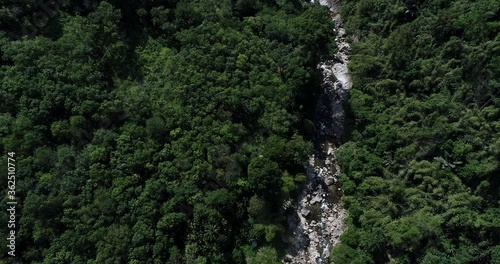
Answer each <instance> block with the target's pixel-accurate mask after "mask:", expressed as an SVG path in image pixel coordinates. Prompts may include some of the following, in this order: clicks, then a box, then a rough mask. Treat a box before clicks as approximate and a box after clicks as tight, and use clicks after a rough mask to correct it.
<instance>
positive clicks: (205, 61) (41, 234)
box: [0, 0, 335, 264]
mask: <svg viewBox="0 0 500 264" xmlns="http://www.w3.org/2000/svg"><path fill="white" fill-rule="evenodd" d="M25 2H26V3H24V2H23V3H22V4H19V3H10V2H9V3H7V4H5V5H2V9H1V12H0V24H1V29H2V31H1V32H0V50H1V68H0V76H1V79H2V88H1V90H0V124H1V125H0V138H1V141H0V150H1V152H2V153H7V152H15V153H16V161H17V175H18V181H17V185H16V190H17V193H16V195H17V199H18V202H19V204H21V206H20V211H18V212H17V214H18V215H17V217H18V228H17V229H16V232H17V236H18V238H17V241H18V245H17V249H16V251H17V252H20V253H19V255H18V257H17V260H18V261H20V262H21V263H74V264H77V263H87V264H88V263H244V262H245V261H249V262H250V263H279V262H278V257H279V256H280V255H281V254H282V253H283V248H284V245H285V244H286V242H287V241H286V239H287V238H286V232H285V231H286V230H285V229H286V226H285V224H286V221H285V219H284V213H283V212H284V210H285V209H286V208H283V205H284V204H286V203H287V202H288V203H289V201H290V200H291V199H293V198H294V197H295V196H296V195H297V193H298V187H299V185H300V183H301V182H302V180H303V179H304V175H303V174H304V165H305V162H307V157H308V155H310V154H311V152H312V144H311V136H312V134H313V131H311V129H313V128H312V127H311V126H310V124H311V123H312V122H311V121H310V120H311V119H312V111H313V110H312V109H313V107H314V97H315V96H316V93H317V87H319V85H318V84H317V82H318V78H316V72H315V65H316V63H317V61H318V59H319V57H320V56H329V55H331V54H332V53H333V52H334V51H335V45H334V44H333V42H332V40H331V39H332V38H331V34H332V28H333V27H332V24H331V21H330V17H329V13H328V10H327V9H326V8H324V7H320V6H311V5H309V4H304V3H301V2H299V1H266V0H238V1H229V0H228V1H211V0H207V1H195V0H178V1H177V0H169V1H113V0H111V1H100V2H98V3H97V2H96V3H94V4H95V5H94V4H91V5H88V3H89V1H84V2H82V3H80V2H79V1H75V2H72V3H66V4H65V5H60V6H58V8H55V7H54V3H53V2H54V1H52V2H51V3H52V5H51V6H49V8H52V9H50V10H49V11H54V12H55V13H54V14H53V16H52V15H51V16H49V19H48V20H47V21H38V20H36V21H35V22H36V23H35V22H33V20H30V19H31V16H30V14H32V13H33V12H35V13H36V12H38V11H39V10H45V9H44V8H47V6H45V7H44V6H41V5H40V3H42V4H43V3H44V2H37V1H25ZM28 2H29V3H28ZM91 2H92V1H90V3H91ZM49 11H47V10H45V11H44V12H48V13H47V14H49V13H50V12H49ZM56 11H57V12H56ZM49 15H50V14H49ZM37 17H38V18H39V16H37ZM37 17H35V19H36V18H37ZM23 18H27V19H25V20H23ZM19 21H21V22H22V21H25V24H19ZM30 21H31V22H30ZM41 22H44V23H41ZM23 23H24V22H23ZM26 23H27V24H26ZM30 23H31V24H30ZM23 26H24V27H23ZM30 26H36V27H37V30H36V34H34V33H33V31H27V30H26V29H29V28H30ZM315 87H316V88H315ZM5 162H6V161H5V160H4V159H2V161H1V162H0V164H1V167H2V168H4V167H5V166H6V164H5ZM6 181H7V179H6V178H5V177H2V178H1V179H0V185H1V186H2V188H4V187H3V186H7V182H6ZM2 190H3V189H2ZM6 201H7V198H6V197H4V196H3V195H2V200H1V202H2V203H3V204H5V202H6ZM7 219H8V215H7V214H6V212H5V211H3V213H2V214H1V215H0V222H2V223H4V222H7ZM5 232H7V230H6V229H4V228H2V229H1V232H0V236H1V237H7V233H5ZM0 254H1V259H7V257H8V256H7V254H6V251H5V250H2V252H1V253H0ZM263 260H265V261H266V262H263Z"/></svg>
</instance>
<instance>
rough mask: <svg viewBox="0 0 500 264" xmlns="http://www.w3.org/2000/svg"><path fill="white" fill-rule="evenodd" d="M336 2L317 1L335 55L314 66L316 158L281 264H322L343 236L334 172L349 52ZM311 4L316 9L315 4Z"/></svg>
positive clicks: (348, 84)
mask: <svg viewBox="0 0 500 264" xmlns="http://www.w3.org/2000/svg"><path fill="white" fill-rule="evenodd" d="M339 2H340V1H339V0H320V1H319V4H321V5H324V6H327V7H328V8H329V9H330V14H331V17H332V20H333V23H334V32H333V33H334V34H333V35H335V42H336V43H337V46H338V52H337V54H336V55H335V56H334V58H333V59H331V60H325V61H323V62H320V63H319V64H318V70H319V71H320V72H321V74H322V77H323V81H322V84H321V87H322V90H323V94H322V95H321V96H320V97H319V100H318V103H317V106H316V112H315V128H316V135H315V139H314V147H315V152H314V154H313V155H312V156H311V157H310V158H309V166H308V167H307V169H306V170H307V180H306V182H305V183H304V186H303V189H302V193H301V194H300V196H299V197H298V199H297V200H296V203H295V206H294V208H295V210H294V211H293V212H292V213H291V214H290V215H289V216H288V224H289V230H290V233H291V234H290V235H291V237H292V241H291V243H290V246H289V248H288V250H287V255H286V257H285V259H284V263H300V264H302V263H304V264H326V263H328V257H329V254H330V250H331V248H332V247H333V246H335V245H336V244H337V243H338V242H339V237H340V235H341V234H342V232H343V231H344V230H345V225H344V219H345V216H346V211H345V209H344V208H342V206H341V205H340V203H339V199H340V197H341V196H342V190H341V189H340V186H339V184H338V175H339V166H338V165H337V163H336V159H335V152H336V146H338V145H339V144H340V142H341V138H342V136H343V126H344V119H345V114H344V109H343V102H344V101H345V100H346V99H347V91H348V90H349V89H350V88H351V80H350V78H349V74H348V68H347V65H348V62H349V58H348V55H349V53H350V46H349V44H348V43H347V40H346V31H345V29H344V28H343V25H342V21H341V19H340V15H339ZM311 4H317V3H315V2H314V0H312V1H311Z"/></svg>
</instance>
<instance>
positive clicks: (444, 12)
mask: <svg viewBox="0 0 500 264" xmlns="http://www.w3.org/2000/svg"><path fill="white" fill-rule="evenodd" d="M342 5H343V9H342V10H343V16H344V19H345V20H347V26H348V31H349V34H351V35H352V36H353V38H355V39H357V40H358V41H357V42H355V43H354V45H353V49H354V54H353V55H352V57H351V58H352V62H351V64H350V69H351V71H352V75H353V79H354V87H353V90H352V91H351V97H350V99H349V103H348V108H349V112H350V114H351V121H350V122H349V124H348V130H349V131H350V133H348V134H349V135H348V136H347V138H346V141H347V142H346V143H345V144H344V145H343V146H342V147H341V148H340V149H339V151H338V159H339V162H340V166H341V168H342V172H343V173H342V176H341V180H342V185H343V189H344V192H345V194H346V196H345V197H344V202H345V204H346V206H347V208H348V211H349V219H348V226H349V227H348V229H347V231H346V232H345V233H344V234H343V235H342V237H341V241H342V243H341V245H340V246H338V247H336V248H335V249H334V251H333V254H332V261H333V262H335V263H429V264H430V263H500V200H499V198H500V196H499V195H500V177H499V176H500V175H499V172H500V97H499V96H500V83H499V80H500V56H499V55H500V39H499V38H500V36H499V34H498V32H500V30H499V29H500V22H499V21H500V19H499V18H500V11H499V8H500V6H499V5H498V1H495V0H480V1H465V0H454V1H441V0H428V1H423V0H422V1H420V0H409V1H392V0H380V1H368V0H361V1H353V0H346V1H342Z"/></svg>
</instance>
